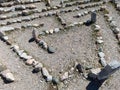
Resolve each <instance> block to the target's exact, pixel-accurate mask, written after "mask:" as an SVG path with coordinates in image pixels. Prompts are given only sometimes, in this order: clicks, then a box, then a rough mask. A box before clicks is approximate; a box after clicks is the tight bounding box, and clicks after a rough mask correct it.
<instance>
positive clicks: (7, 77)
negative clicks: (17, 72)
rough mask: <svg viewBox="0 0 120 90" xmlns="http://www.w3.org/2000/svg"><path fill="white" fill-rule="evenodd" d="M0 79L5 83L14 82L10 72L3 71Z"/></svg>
mask: <svg viewBox="0 0 120 90" xmlns="http://www.w3.org/2000/svg"><path fill="white" fill-rule="evenodd" d="M1 75H2V77H3V78H4V79H5V80H6V81H7V82H13V81H15V78H14V76H13V74H12V73H11V72H10V70H8V69H7V70H4V71H2V72H1Z"/></svg>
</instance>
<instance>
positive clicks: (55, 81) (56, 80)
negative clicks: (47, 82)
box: [52, 77, 59, 85]
mask: <svg viewBox="0 0 120 90" xmlns="http://www.w3.org/2000/svg"><path fill="white" fill-rule="evenodd" d="M52 82H53V84H55V85H57V84H59V79H57V78H55V77H53V78H52Z"/></svg>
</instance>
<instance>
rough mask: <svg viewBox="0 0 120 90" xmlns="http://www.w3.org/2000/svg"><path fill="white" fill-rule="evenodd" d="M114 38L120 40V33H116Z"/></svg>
mask: <svg viewBox="0 0 120 90" xmlns="http://www.w3.org/2000/svg"><path fill="white" fill-rule="evenodd" d="M116 38H117V39H118V41H120V33H119V34H117V35H116Z"/></svg>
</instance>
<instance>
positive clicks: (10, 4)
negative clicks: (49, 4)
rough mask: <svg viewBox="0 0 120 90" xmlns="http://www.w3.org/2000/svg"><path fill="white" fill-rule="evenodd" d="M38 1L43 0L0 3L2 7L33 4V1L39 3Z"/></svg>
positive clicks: (18, 0)
mask: <svg viewBox="0 0 120 90" xmlns="http://www.w3.org/2000/svg"><path fill="white" fill-rule="evenodd" d="M38 2H41V0H29V1H28V0H27V1H22V0H16V1H14V2H9V3H0V7H11V6H14V5H23V4H31V3H38Z"/></svg>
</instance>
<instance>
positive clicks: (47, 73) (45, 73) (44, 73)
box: [42, 67, 50, 78]
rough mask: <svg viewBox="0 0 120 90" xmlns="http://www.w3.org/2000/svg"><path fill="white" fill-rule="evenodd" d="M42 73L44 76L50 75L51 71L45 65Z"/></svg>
mask: <svg viewBox="0 0 120 90" xmlns="http://www.w3.org/2000/svg"><path fill="white" fill-rule="evenodd" d="M42 74H43V76H44V77H46V78H47V77H48V76H49V75H50V74H49V72H48V70H47V69H46V68H45V67H44V68H42Z"/></svg>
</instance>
